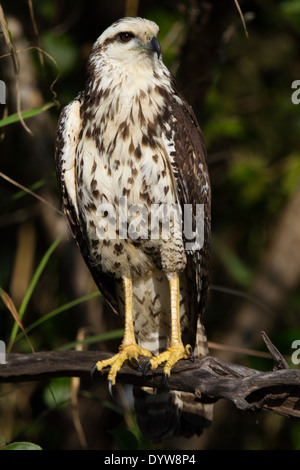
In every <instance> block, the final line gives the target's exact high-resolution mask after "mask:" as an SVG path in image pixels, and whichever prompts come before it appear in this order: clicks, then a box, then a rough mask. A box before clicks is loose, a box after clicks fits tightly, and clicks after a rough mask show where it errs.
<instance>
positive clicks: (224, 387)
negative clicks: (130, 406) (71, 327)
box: [0, 333, 300, 418]
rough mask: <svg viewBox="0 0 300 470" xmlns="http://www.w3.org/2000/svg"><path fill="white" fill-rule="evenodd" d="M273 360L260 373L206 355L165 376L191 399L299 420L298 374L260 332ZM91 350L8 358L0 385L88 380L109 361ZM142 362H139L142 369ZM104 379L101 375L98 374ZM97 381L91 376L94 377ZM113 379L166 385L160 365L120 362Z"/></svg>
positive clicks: (144, 360) (0, 369) (0, 374)
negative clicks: (151, 367)
mask: <svg viewBox="0 0 300 470" xmlns="http://www.w3.org/2000/svg"><path fill="white" fill-rule="evenodd" d="M263 338H264V340H265V343H266V345H267V347H268V349H269V352H270V357H272V359H273V361H274V369H275V370H273V371H270V372H261V371H258V370H255V369H251V368H248V367H244V366H241V365H237V364H232V363H229V362H226V361H223V360H221V359H217V358H214V357H211V356H208V357H206V358H204V359H201V360H195V362H193V363H192V362H189V361H180V362H179V363H178V364H177V365H176V366H175V367H174V369H172V374H171V376H170V378H169V388H170V390H181V391H184V392H190V393H194V394H195V397H196V399H198V400H200V401H203V402H206V403H208V402H209V403H213V402H216V401H218V400H220V399H227V400H229V401H231V402H232V403H233V404H234V405H235V406H236V408H237V409H239V410H241V411H247V412H249V411H252V412H255V411H259V410H261V409H268V410H271V411H274V412H276V413H278V414H281V415H284V416H289V417H295V418H300V370H294V369H290V368H289V366H288V364H287V362H286V361H285V359H284V358H283V357H282V355H281V354H280V352H279V351H278V350H277V349H276V348H275V346H274V345H273V344H272V343H271V342H270V340H269V338H268V337H267V336H266V335H265V333H263ZM109 355H110V354H108V353H101V352H96V351H48V352H39V353H33V354H9V355H8V357H7V363H6V364H2V365H0V382H24V381H32V380H41V379H49V378H51V377H62V376H68V377H70V376H78V377H87V376H88V375H89V374H90V373H91V369H92V367H93V365H94V364H95V363H96V361H99V360H102V359H105V358H107V357H109ZM147 361H148V359H147V358H143V357H141V358H140V364H141V366H142V367H144V366H145V365H146V363H147ZM103 375H104V376H105V375H106V371H105V372H104V374H103ZM96 377H100V374H97V373H95V374H94V378H96ZM117 379H118V381H119V382H122V383H130V384H132V385H135V386H147V387H154V388H158V389H164V388H165V387H166V385H165V383H164V381H163V380H162V366H161V367H159V368H158V369H157V370H155V371H149V372H148V373H147V375H146V376H143V374H142V373H141V371H140V370H139V369H134V368H133V367H132V366H130V365H128V364H124V365H123V367H122V369H121V370H120V371H119V373H118V376H117Z"/></svg>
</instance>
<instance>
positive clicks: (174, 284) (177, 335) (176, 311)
mask: <svg viewBox="0 0 300 470" xmlns="http://www.w3.org/2000/svg"><path fill="white" fill-rule="evenodd" d="M169 284H170V296H171V341H170V346H169V347H168V349H167V350H166V351H164V352H162V353H161V354H159V355H158V356H156V357H153V358H151V359H150V361H149V364H148V365H147V366H146V368H147V369H146V370H148V369H149V368H151V369H152V370H154V369H156V368H157V367H158V366H159V365H160V364H162V363H163V362H166V364H165V366H164V374H165V375H166V376H168V377H169V376H170V373H171V368H172V367H173V366H174V365H175V364H176V362H177V361H179V360H180V359H188V358H190V357H192V354H193V353H192V351H193V350H192V347H191V346H190V345H189V344H187V345H186V346H184V345H183V343H182V340H181V329H180V303H179V299H180V297H179V294H180V291H179V277H174V278H172V279H170V281H169Z"/></svg>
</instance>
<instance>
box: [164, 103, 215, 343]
mask: <svg viewBox="0 0 300 470" xmlns="http://www.w3.org/2000/svg"><path fill="white" fill-rule="evenodd" d="M170 113H171V115H172V116H173V117H174V118H175V119H173V121H174V124H173V130H174V132H173V139H174V144H175V152H173V154H172V155H170V160H171V163H172V168H173V174H174V177H175V181H176V185H177V194H178V199H179V203H180V205H181V207H182V210H183V207H184V204H191V205H192V208H193V211H192V214H193V216H192V219H193V220H192V222H193V227H194V228H195V227H196V221H195V214H196V205H197V204H204V244H203V246H202V248H201V249H200V250H199V249H198V250H195V251H186V255H187V268H186V276H187V277H188V280H189V282H188V286H189V289H190V290H189V298H190V309H189V316H190V318H189V324H190V328H189V332H186V335H187V336H186V340H187V341H192V342H194V341H195V331H196V326H197V324H198V328H199V324H200V322H198V320H199V319H201V316H202V314H203V311H204V308H205V304H206V300H207V293H208V287H209V266H210V231H211V228H210V226H211V215H210V212H211V188H210V181H209V176H208V169H207V154H206V148H205V145H204V141H203V137H202V133H201V130H200V128H199V125H198V122H197V119H196V117H195V115H194V112H193V110H192V108H191V107H190V106H189V105H188V104H187V103H186V101H185V100H184V99H183V98H180V99H179V98H178V97H177V96H176V97H175V98H173V101H172V105H171V110H170ZM185 242H190V240H185ZM191 335H193V336H194V338H191Z"/></svg>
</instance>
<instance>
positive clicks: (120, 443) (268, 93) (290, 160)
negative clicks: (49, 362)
mask: <svg viewBox="0 0 300 470" xmlns="http://www.w3.org/2000/svg"><path fill="white" fill-rule="evenodd" d="M239 4H240V7H241V9H242V12H243V16H244V20H245V22H246V25H247V31H248V36H247V34H246V32H245V29H244V27H243V23H242V20H241V17H240V14H239V12H238V10H237V6H236V4H235V2H234V0H222V1H212V0H211V1H209V0H207V1H204V0H185V1H183V0H182V1H180V0H175V1H174V0H172V1H168V0H159V1H134V0H132V1H127V2H126V1H114V2H107V1H101V0H98V1H89V2H86V1H83V0H73V1H70V0H64V1H61V0H60V1H58V0H57V1H55V0H42V1H37V0H35V1H33V2H32V5H33V12H34V18H33V16H32V15H31V14H30V2H28V1H26V0H23V1H22V0H18V1H14V2H11V1H6V2H1V5H2V7H3V10H4V15H5V18H6V20H7V27H8V30H9V32H10V35H11V41H12V44H13V46H14V48H15V51H17V52H16V53H15V56H14V57H15V58H14V60H12V57H11V56H10V57H3V55H5V54H7V53H8V52H9V49H8V47H7V44H6V42H5V38H4V35H3V34H2V35H1V36H0V55H1V60H0V79H2V80H4V82H5V84H6V88H7V99H6V101H7V104H6V106H4V105H0V112H1V116H2V118H5V116H6V115H11V114H13V113H16V112H17V109H18V106H17V92H16V83H18V84H19V90H20V100H21V109H22V110H34V109H37V108H40V107H41V106H43V105H44V104H45V103H52V104H53V103H54V104H56V106H53V107H51V109H49V110H48V111H45V112H41V113H39V114H38V115H37V116H35V117H32V118H29V119H27V120H26V125H27V126H28V127H29V128H30V130H31V132H32V133H33V135H30V134H29V133H28V131H27V130H26V129H25V128H24V127H23V126H22V123H21V122H16V123H15V124H11V125H8V126H5V127H1V128H0V152H1V154H0V155H1V160H0V161H1V167H0V171H1V172H2V173H3V174H5V175H7V176H8V177H10V178H12V179H13V180H15V181H17V182H18V183H20V184H22V185H23V186H25V187H26V188H29V189H31V190H34V191H35V192H37V193H38V194H39V195H40V196H42V197H43V198H44V199H46V200H47V201H48V202H50V203H51V204H52V205H53V206H54V207H56V208H57V209H60V208H61V202H60V197H59V193H58V188H57V183H56V178H55V173H54V157H53V153H54V133H55V126H56V122H57V119H58V116H59V112H60V110H61V107H62V106H63V105H65V104H67V103H68V102H69V101H70V100H72V99H73V98H74V97H75V96H76V94H77V93H78V91H79V90H80V89H82V87H83V86H84V80H85V63H86V61H87V58H88V55H89V52H90V49H91V46H92V44H93V42H94V41H95V40H96V39H97V37H98V36H99V35H100V34H101V32H102V31H103V30H104V29H105V28H106V27H108V26H109V25H110V24H111V23H112V22H113V21H115V20H116V19H118V18H120V17H122V16H125V15H129V16H142V17H146V18H149V19H152V20H154V21H155V22H157V23H158V25H159V26H160V35H159V39H160V41H161V44H162V51H163V57H164V61H165V63H166V64H167V66H168V67H169V68H170V70H171V71H172V72H173V74H174V75H175V76H176V79H177V81H178V87H179V89H180V90H181V92H182V93H183V94H184V96H185V97H186V98H187V100H188V101H189V103H190V104H191V105H192V106H193V108H194V110H195V112H196V114H197V117H198V120H199V123H200V126H201V128H202V132H203V135H204V138H205V142H206V145H207V150H208V165H209V169H210V176H211V183H212V192H213V203H212V258H213V262H212V269H211V282H212V286H211V290H210V296H209V302H208V305H207V309H206V312H205V316H204V323H205V326H206V329H207V333H208V338H209V341H211V342H217V343H218V344H220V345H226V346H234V347H235V348H240V347H243V348H249V349H251V350H253V351H257V350H263V351H265V349H266V348H265V346H264V345H263V343H262V340H261V334H260V332H261V331H262V330H265V331H266V332H267V334H268V336H269V337H270V338H271V340H272V342H273V343H274V344H275V345H276V346H277V347H278V348H279V349H280V351H281V352H282V353H283V354H285V355H286V357H287V359H288V360H290V358H291V354H292V352H293V350H292V349H291V345H292V342H293V341H294V340H297V339H300V327H299V321H300V317H299V310H300V293H299V279H300V249H299V246H300V188H299V177H300V146H299V134H300V104H299V105H295V104H293V103H292V101H291V96H292V92H293V91H294V90H292V88H291V86H292V82H293V81H294V80H300V50H299V49H300V46H299V44H300V2H299V0H285V1H276V2H274V1H273V2H272V1H271V0H259V1H258V0H257V1H240V2H239ZM32 46H36V47H39V48H41V49H42V50H43V51H45V53H40V54H39V52H38V51H37V49H30V50H27V51H25V49H27V48H30V47H32ZM58 74H59V76H58ZM54 81H55V83H53V82H54ZM54 93H55V94H54ZM0 211H1V212H0V234H1V235H0V240H1V243H0V257H1V258H0V259H1V264H0V286H1V288H2V289H3V290H4V291H5V292H7V293H8V294H9V295H10V297H11V299H12V300H13V302H14V305H15V307H16V309H17V310H20V308H21V311H22V309H23V307H24V305H25V304H24V302H23V299H24V296H26V295H28V293H29V288H30V286H32V285H33V286H34V289H33V292H32V295H31V296H30V298H29V301H28V303H27V302H26V309H25V312H24V315H23V317H22V323H23V324H24V326H25V327H29V326H30V325H32V324H33V323H34V322H36V321H37V320H39V321H40V323H39V325H38V326H36V327H35V328H34V329H32V330H31V331H30V332H29V338H30V341H31V343H32V345H33V347H34V349H35V350H36V351H42V350H53V349H56V348H59V347H63V346H65V345H68V344H69V343H71V342H74V341H76V340H78V339H79V338H93V337H94V336H95V335H99V334H102V333H104V332H106V331H112V332H114V331H115V330H117V329H119V328H120V327H121V325H120V323H119V322H118V319H116V318H114V317H113V316H112V314H111V313H110V311H109V310H108V309H107V307H106V305H105V304H104V303H103V301H102V299H101V298H100V297H99V296H97V297H94V298H93V299H92V300H89V301H85V302H78V305H77V306H74V307H72V308H61V307H63V306H65V305H66V304H68V302H71V301H73V300H76V299H81V297H82V296H85V295H88V294H91V293H93V292H95V290H96V289H95V286H94V284H93V282H92V280H91V277H90V275H89V272H88V271H87V269H86V267H85V265H84V264H83V261H82V259H81V256H80V254H79V252H78V250H77V248H76V247H75V243H74V242H73V240H72V239H70V238H68V236H67V233H68V232H67V227H66V224H65V220H64V218H63V217H62V216H60V215H59V214H58V213H56V212H55V211H54V210H53V209H51V208H50V207H48V206H47V205H46V204H44V203H41V202H39V201H38V200H37V199H36V198H34V197H32V196H31V195H29V194H27V193H26V192H25V191H20V189H19V188H17V187H16V186H15V185H13V184H12V183H11V182H8V181H7V180H5V179H3V178H1V179H0ZM58 236H62V240H61V242H60V243H59V245H58V247H57V248H56V249H55V251H54V252H53V253H52V255H51V256H50V258H49V260H47V259H46V258H45V253H46V252H47V250H48V249H49V247H50V246H51V245H52V244H53V242H54V241H55V240H56V239H57V237H58ZM41 261H44V262H45V267H44V269H43V271H42V273H41V275H40V276H39V277H38V279H37V278H36V280H35V281H34V283H33V284H30V283H31V281H32V279H33V276H34V273H35V272H36V269H37V267H38V266H39V264H40V262H41ZM0 302H1V304H0V315H1V321H0V339H1V340H3V341H5V343H6V344H7V345H8V344H9V343H10V338H11V332H12V329H13V325H14V323H15V321H14V318H13V317H12V315H11V313H10V311H9V309H8V308H7V307H6V306H5V305H4V303H3V302H2V301H0ZM22 302H23V303H22ZM58 308H61V310H62V312H61V313H59V314H57V315H55V316H53V318H50V319H47V317H45V316H46V315H47V314H49V313H50V312H53V311H54V313H55V312H56V309H58ZM116 336H117V334H116ZM17 339H18V337H17ZM98 339H99V338H98ZM119 343H120V338H117V339H113V340H106V341H104V340H102V341H100V340H98V341H97V342H94V343H91V344H90V345H89V346H84V347H89V348H94V349H100V350H109V351H116V349H117V347H118V344H119ZM11 350H12V351H14V352H21V353H22V352H23V353H25V352H26V353H28V352H30V347H29V345H28V342H27V340H26V339H25V338H24V337H21V338H20V339H18V341H14V343H13V345H12V349H11ZM210 352H211V354H213V355H216V356H218V357H222V358H224V359H228V360H231V361H235V362H238V363H241V364H245V365H248V366H250V367H255V368H258V369H262V370H270V369H272V363H271V361H269V360H267V359H261V358H258V357H255V356H254V355H250V354H242V353H235V352H233V351H232V352H229V353H226V354H225V352H224V351H222V350H218V349H214V348H211V351H210ZM292 366H293V367H297V365H293V364H292ZM77 387H78V386H77V384H76V382H75V381H71V379H55V380H52V381H50V382H47V383H44V382H42V383H31V384H19V385H13V384H5V385H2V386H1V388H0V435H3V436H4V437H5V440H6V442H11V441H16V440H22V441H31V442H34V443H36V444H39V445H40V446H42V448H44V449H81V448H88V449H116V448H118V447H120V448H122V447H123V448H124V447H125V448H130V447H131V448H132V447H135V446H139V448H141V449H144V448H150V449H151V448H155V447H157V446H154V445H153V444H151V443H147V442H145V441H144V440H143V438H142V437H141V435H140V433H139V430H138V428H137V426H136V423H135V417H134V413H133V411H132V402H131V395H130V392H129V391H128V389H127V388H123V387H122V388H121V387H119V388H118V401H117V402H114V401H113V400H111V398H110V397H109V395H108V393H107V390H106V385H105V383H104V382H103V383H102V382H101V381H99V382H98V381H97V382H96V383H91V382H89V381H82V383H81V385H80V387H79V388H77ZM74 396H75V397H77V401H75V402H74V400H75V398H74ZM72 397H73V398H72ZM72 400H73V401H72ZM72 403H73V406H72ZM124 430H125V431H124ZM168 446H169V447H167V448H170V446H171V447H175V448H179V449H300V424H299V422H297V421H293V420H289V419H287V418H283V417H280V416H277V415H275V414H273V413H269V412H261V413H259V414H255V415H245V414H242V413H240V412H238V411H236V409H235V408H234V407H233V406H231V405H230V404H228V403H226V402H220V403H218V404H217V405H216V408H215V419H214V422H213V424H212V426H211V428H210V430H209V431H208V432H207V433H206V434H205V435H204V436H202V437H200V438H195V439H192V440H189V441H184V440H180V441H178V440H176V441H173V442H171V443H168Z"/></svg>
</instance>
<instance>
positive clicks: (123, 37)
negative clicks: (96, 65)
mask: <svg viewBox="0 0 300 470" xmlns="http://www.w3.org/2000/svg"><path fill="white" fill-rule="evenodd" d="M158 31H159V28H158V26H157V24H156V23H154V22H153V21H150V20H146V19H143V18H123V19H121V20H119V21H117V22H116V23H114V24H113V25H112V26H110V27H109V28H107V29H106V30H105V31H104V32H103V33H102V34H101V36H100V37H99V38H98V39H97V41H96V42H95V44H94V46H93V51H92V54H93V55H94V56H95V57H94V58H95V59H96V60H97V56H98V54H99V52H100V53H101V58H102V59H108V60H109V62H110V64H113V63H115V64H119V65H121V64H125V65H126V66H128V65H130V64H132V65H135V66H138V65H139V64H140V63H141V62H142V63H143V66H146V65H147V63H148V64H149V65H150V64H152V66H153V64H154V63H155V62H156V61H157V60H159V57H160V44H159V42H158V40H157V38H156V36H157V33H158Z"/></svg>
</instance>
